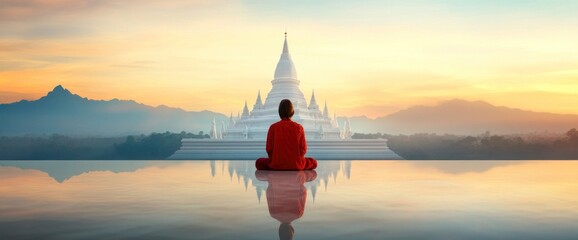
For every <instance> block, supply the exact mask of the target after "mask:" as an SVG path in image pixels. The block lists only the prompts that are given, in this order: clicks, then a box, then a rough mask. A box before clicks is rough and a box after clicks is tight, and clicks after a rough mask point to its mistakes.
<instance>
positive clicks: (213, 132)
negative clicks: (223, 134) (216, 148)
mask: <svg viewBox="0 0 578 240" xmlns="http://www.w3.org/2000/svg"><path fill="white" fill-rule="evenodd" d="M209 136H210V138H211V139H218V138H219V135H217V124H216V123H215V118H213V122H212V123H211V133H210V135H209Z"/></svg>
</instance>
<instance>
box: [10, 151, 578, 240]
mask: <svg viewBox="0 0 578 240" xmlns="http://www.w3.org/2000/svg"><path fill="white" fill-rule="evenodd" d="M291 234H293V237H294V239H577V238H578V237H577V236H578V161H322V162H320V164H319V168H318V169H317V170H316V171H314V172H313V171H306V172H266V171H265V172H262V171H259V172H256V171H255V168H254V166H253V162H252V161H0V239H279V238H281V239H286V238H287V239H290V237H291Z"/></svg>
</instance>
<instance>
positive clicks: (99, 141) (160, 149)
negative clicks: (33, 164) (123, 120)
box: [0, 131, 209, 160]
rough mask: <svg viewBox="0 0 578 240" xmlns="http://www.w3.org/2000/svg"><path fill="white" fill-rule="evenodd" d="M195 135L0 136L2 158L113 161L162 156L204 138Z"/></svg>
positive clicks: (168, 133) (202, 135)
mask: <svg viewBox="0 0 578 240" xmlns="http://www.w3.org/2000/svg"><path fill="white" fill-rule="evenodd" d="M208 137H209V135H208V134H204V133H203V132H202V131H201V132H199V133H198V134H194V133H188V132H181V133H170V132H164V133H151V134H149V135H130V136H126V137H71V136H65V135H60V134H52V135H48V136H19V137H8V136H2V137H0V159H2V160H74V159H75V160H93V159H94V160H117V159H143V160H148V159H166V158H167V157H169V156H170V155H171V154H173V153H174V152H175V151H177V150H178V149H179V147H180V146H181V139H183V138H208Z"/></svg>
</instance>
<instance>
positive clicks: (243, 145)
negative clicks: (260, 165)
mask: <svg viewBox="0 0 578 240" xmlns="http://www.w3.org/2000/svg"><path fill="white" fill-rule="evenodd" d="M307 146H308V149H307V154H306V156H307V157H313V158H315V159H317V160H395V159H402V158H401V157H400V156H399V155H397V154H396V153H395V152H393V151H391V149H389V147H388V146H387V140H385V139H351V140H308V141H307ZM260 157H267V153H266V152H265V141H264V140H223V139H189V138H186V139H183V140H182V146H181V148H180V149H179V150H177V151H176V152H175V153H174V154H173V155H172V156H170V157H169V158H168V159H174V160H251V159H257V158H260Z"/></svg>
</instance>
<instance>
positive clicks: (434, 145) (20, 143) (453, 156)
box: [0, 129, 578, 160]
mask: <svg viewBox="0 0 578 240" xmlns="http://www.w3.org/2000/svg"><path fill="white" fill-rule="evenodd" d="M183 138H209V135H208V134H205V133H203V132H202V131H201V132H199V133H197V134H194V133H188V132H180V133H170V132H164V133H152V134H149V135H131V136H126V137H100V138H99V137H71V136H64V135H59V134H53V135H48V136H20V137H7V136H2V137H0V159H3V160H73V159H76V160H90V159H95V160H98V159H102V160H115V159H142V160H148V159H166V158H168V157H169V156H170V155H172V154H173V153H174V152H175V151H177V150H178V149H179V148H180V146H181V139H183ZM352 138H354V139H379V138H383V139H388V145H389V147H390V148H391V150H393V151H394V152H396V153H397V154H399V155H400V156H401V157H403V158H405V159H416V160H417V159H423V160H429V159H432V160H433V159H436V160H444V159H447V160H460V159H464V160H467V159H480V160H485V159H496V160H498V159H578V130H576V129H571V130H569V131H567V132H566V133H565V134H559V135H544V134H526V135H495V134H490V133H489V132H486V133H484V134H480V135H477V136H461V135H450V134H443V135H438V134H426V133H423V134H413V135H390V134H383V133H371V134H363V133H355V134H353V136H352Z"/></svg>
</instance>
